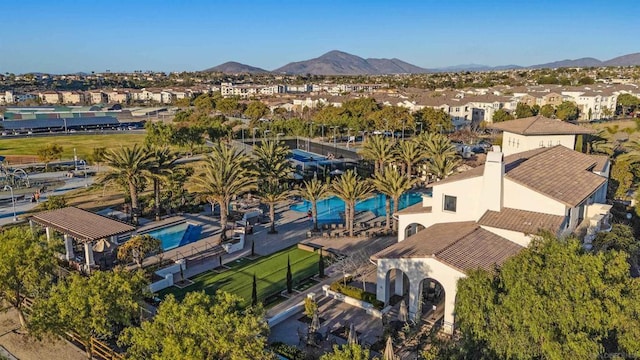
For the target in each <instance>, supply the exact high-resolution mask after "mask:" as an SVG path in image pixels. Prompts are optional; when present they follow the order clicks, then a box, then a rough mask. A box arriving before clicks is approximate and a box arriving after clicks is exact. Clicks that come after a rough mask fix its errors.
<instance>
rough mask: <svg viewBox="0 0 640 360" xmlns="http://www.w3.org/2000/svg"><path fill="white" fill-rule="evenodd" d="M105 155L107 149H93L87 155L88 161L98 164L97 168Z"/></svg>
mask: <svg viewBox="0 0 640 360" xmlns="http://www.w3.org/2000/svg"><path fill="white" fill-rule="evenodd" d="M106 153H107V148H105V147H95V148H93V151H92V152H91V154H89V161H90V162H91V163H92V164H98V167H99V166H100V164H101V163H102V162H103V161H104V154H106Z"/></svg>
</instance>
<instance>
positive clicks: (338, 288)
mask: <svg viewBox="0 0 640 360" xmlns="http://www.w3.org/2000/svg"><path fill="white" fill-rule="evenodd" d="M351 280H352V278H351V277H347V278H346V279H345V280H338V281H336V282H334V283H333V284H331V285H330V286H329V289H331V290H332V291H335V292H339V293H340V294H343V295H345V296H348V297H352V298H354V299H357V300H362V301H366V302H368V303H370V304H371V305H373V307H375V308H376V309H378V310H382V308H383V307H384V302H382V301H380V300H378V299H376V294H372V293H370V292H366V291H364V290H362V289H360V288H358V287H355V286H351V285H345V284H344V283H349V282H351Z"/></svg>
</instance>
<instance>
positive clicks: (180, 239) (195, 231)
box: [143, 222, 202, 251]
mask: <svg viewBox="0 0 640 360" xmlns="http://www.w3.org/2000/svg"><path fill="white" fill-rule="evenodd" d="M201 232H202V227H201V226H198V225H193V224H189V223H186V222H183V223H179V224H174V225H169V226H166V227H162V228H158V229H153V230H150V231H147V232H144V233H143V234H145V235H151V236H152V237H154V238H156V239H158V240H160V242H161V243H162V250H164V251H167V250H171V249H175V248H177V247H180V246H183V245H186V244H189V243H192V242H194V241H198V240H200V234H201Z"/></svg>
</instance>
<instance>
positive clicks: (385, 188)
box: [373, 170, 415, 230]
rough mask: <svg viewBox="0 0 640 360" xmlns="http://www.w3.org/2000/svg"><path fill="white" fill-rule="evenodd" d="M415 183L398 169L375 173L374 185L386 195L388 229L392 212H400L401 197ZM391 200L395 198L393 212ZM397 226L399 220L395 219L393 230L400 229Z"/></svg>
mask: <svg viewBox="0 0 640 360" xmlns="http://www.w3.org/2000/svg"><path fill="white" fill-rule="evenodd" d="M413 184H415V180H414V179H409V178H407V177H405V176H402V175H400V173H399V172H397V171H391V170H390V171H385V172H384V173H376V174H374V175H373V186H374V187H375V189H376V190H378V191H379V192H381V193H383V194H384V195H385V197H386V212H387V229H389V228H390V227H391V214H395V213H396V212H398V206H399V202H400V197H401V196H402V194H404V193H405V192H407V191H409V190H410V189H411V188H412V187H413ZM391 200H393V212H392V211H391V204H390V201H391ZM397 227H398V226H397V222H396V221H394V222H393V230H398V229H397Z"/></svg>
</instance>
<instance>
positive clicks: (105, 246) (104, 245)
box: [93, 239, 113, 252]
mask: <svg viewBox="0 0 640 360" xmlns="http://www.w3.org/2000/svg"><path fill="white" fill-rule="evenodd" d="M112 247H113V244H112V243H111V242H110V241H109V240H107V239H100V240H98V242H97V243H96V244H95V245H93V251H95V252H105V251H107V250H109V249H111V248H112Z"/></svg>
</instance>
